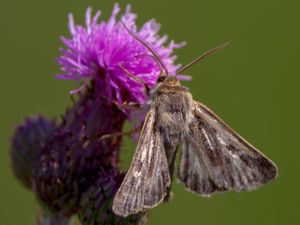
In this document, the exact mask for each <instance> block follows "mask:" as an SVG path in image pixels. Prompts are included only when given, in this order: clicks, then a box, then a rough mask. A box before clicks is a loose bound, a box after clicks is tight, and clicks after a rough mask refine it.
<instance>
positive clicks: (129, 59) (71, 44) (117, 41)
mask: <svg viewBox="0 0 300 225" xmlns="http://www.w3.org/2000/svg"><path fill="white" fill-rule="evenodd" d="M119 11H120V7H119V5H118V4H115V5H114V9H113V12H112V15H111V17H110V19H109V20H108V21H107V22H105V21H101V22H100V23H98V19H99V17H100V14H101V13H100V11H98V12H97V13H96V14H95V16H94V17H92V14H91V8H88V9H87V12H86V27H83V26H81V25H75V23H74V19H73V15H72V14H70V16H69V30H70V33H71V38H70V39H67V38H65V37H62V41H63V43H64V44H65V46H66V47H67V49H61V52H62V56H61V57H60V58H59V60H58V62H59V63H60V65H61V68H62V71H63V73H62V74H60V75H58V76H57V77H58V78H59V79H71V80H75V81H85V80H86V79H87V78H89V79H93V80H95V81H96V82H97V85H99V86H100V87H101V89H100V90H101V92H100V93H99V94H100V95H103V96H105V97H107V98H108V99H109V100H115V101H117V102H118V103H123V102H124V101H132V102H139V103H143V102H144V100H145V97H146V96H145V93H144V86H143V85H142V84H141V82H139V81H136V80H134V79H132V78H131V77H129V76H128V75H126V74H125V73H124V71H123V70H122V69H121V68H120V65H119V64H121V65H122V66H123V67H124V68H126V69H127V70H128V71H129V72H131V73H132V74H133V75H135V76H137V77H139V78H141V79H143V80H144V81H145V83H146V84H147V85H148V86H150V87H153V86H154V85H155V84H156V79H157V77H158V75H159V73H160V68H159V66H158V65H157V63H156V62H155V60H153V58H152V57H151V55H152V54H151V53H150V52H149V51H148V50H147V49H146V47H145V46H143V45H142V44H141V43H139V42H138V41H137V40H135V39H134V38H133V37H132V36H131V35H130V34H129V33H128V31H126V29H125V28H124V26H123V25H122V23H121V22H120V20H119V21H118V20H117V18H116V17H117V15H118V13H119ZM136 17H137V16H136V14H134V13H132V12H131V7H130V5H128V6H127V8H126V12H125V14H124V15H122V16H121V20H122V21H123V22H124V23H125V24H126V25H127V26H128V28H129V29H130V30H133V31H135V32H136V33H137V34H138V35H139V37H141V38H142V39H143V40H144V41H146V42H147V43H148V44H149V45H150V46H151V47H152V48H153V49H154V50H155V51H156V52H157V53H158V55H159V56H160V58H161V60H162V62H163V63H164V64H165V65H166V67H167V69H168V71H169V73H170V74H175V72H176V70H177V69H178V68H179V67H180V65H175V64H174V61H175V59H176V56H174V55H172V54H173V50H174V49H176V48H180V47H181V46H183V45H184V43H181V44H175V43H174V42H173V41H171V42H170V44H169V45H168V46H167V47H164V46H163V44H164V43H165V42H166V41H167V36H166V35H164V36H162V37H159V35H158V32H159V29H160V25H159V24H158V23H156V22H155V20H154V19H152V20H150V21H148V22H146V23H145V24H144V25H143V26H142V28H141V29H140V30H137V28H136V25H135V20H136Z"/></svg>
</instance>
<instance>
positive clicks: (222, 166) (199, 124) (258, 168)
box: [178, 102, 277, 196]
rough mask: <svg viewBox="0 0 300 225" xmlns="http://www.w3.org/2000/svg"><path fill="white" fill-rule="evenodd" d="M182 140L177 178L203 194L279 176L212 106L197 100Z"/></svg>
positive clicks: (248, 186)
mask: <svg viewBox="0 0 300 225" xmlns="http://www.w3.org/2000/svg"><path fill="white" fill-rule="evenodd" d="M193 112H194V119H193V121H192V122H191V124H190V131H189V133H188V135H187V136H186V137H185V141H184V142H183V150H182V155H181V161H180V165H179V170H178V178H179V180H181V181H182V182H183V183H184V184H185V186H186V187H187V188H188V189H189V190H191V191H193V192H196V193H198V194H200V195H204V196H207V195H210V194H211V193H213V192H215V191H226V190H231V191H242V190H247V191H250V190H253V189H256V188H258V187H260V186H261V185H263V184H265V183H267V182H269V181H271V180H273V179H274V178H275V177H276V176H277V168H276V166H275V164H274V163H273V162H272V161H271V160H270V159H268V158H267V157H266V156H264V155H263V154H262V153H261V152H259V151H258V150H257V149H256V148H255V147H253V146H252V145H250V144H249V143H248V142H246V141H245V140H244V139H243V138H241V137H240V136H239V135H238V134H237V133H236V132H234V131H233V130H232V129H231V128H229V127H228V126H227V125H226V124H225V123H224V122H223V121H222V120H221V119H220V118H219V117H217V116H216V115H215V114H214V113H213V112H212V111H211V110H210V109H208V108H207V107H206V106H204V105H203V104H201V103H199V102H195V103H194V110H193Z"/></svg>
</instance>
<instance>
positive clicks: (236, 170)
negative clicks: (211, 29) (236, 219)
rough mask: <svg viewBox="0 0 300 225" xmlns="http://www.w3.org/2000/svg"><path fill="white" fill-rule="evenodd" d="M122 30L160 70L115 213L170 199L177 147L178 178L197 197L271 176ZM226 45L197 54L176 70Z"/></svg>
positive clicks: (267, 166)
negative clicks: (197, 55) (192, 59)
mask: <svg viewBox="0 0 300 225" xmlns="http://www.w3.org/2000/svg"><path fill="white" fill-rule="evenodd" d="M124 26H125V25H124ZM125 28H126V29H127V31H128V32H129V33H130V34H131V35H132V36H133V37H134V38H135V39H137V40H138V41H140V42H141V43H142V44H143V45H145V47H147V48H148V49H149V51H150V52H151V53H152V54H153V57H154V58H155V59H156V61H157V62H158V63H159V65H160V67H161V68H162V71H163V72H162V73H161V74H160V76H159V77H158V79H157V85H156V87H155V88H154V90H152V91H151V92H152V94H151V97H150V99H151V100H150V103H149V111H148V113H147V115H146V117H145V120H144V124H143V127H142V129H141V132H140V136H139V139H138V143H137V147H136V150H135V153H134V157H133V160H132V162H131V165H130V168H129V170H128V172H127V174H126V176H125V178H124V180H123V183H122V184H121V186H120V188H119V190H118V191H117V193H116V195H115V197H114V200H113V206H112V208H113V211H114V213H115V214H117V215H121V216H123V217H126V216H128V215H130V214H136V213H138V212H141V211H143V210H145V209H149V208H153V207H155V206H157V205H158V204H160V203H161V202H162V201H164V200H165V201H166V200H168V199H169V196H170V190H171V183H172V177H173V172H174V169H175V158H176V153H177V151H178V149H179V146H181V153H180V159H179V165H178V170H177V177H178V179H179V181H181V182H182V183H183V184H184V185H185V187H186V189H187V190H189V191H191V192H194V193H196V194H198V195H201V196H205V197H207V196H210V195H211V194H213V193H215V192H224V191H236V192H240V191H251V190H254V189H257V188H259V187H260V186H262V185H263V184H265V183H267V182H269V181H271V180H273V179H274V178H275V177H276V176H277V167H276V165H275V164H274V163H273V162H272V161H271V160H270V159H268V158H267V157H266V156H265V155H263V154H262V153H261V152H260V151H258V150H257V149H256V148H255V147H253V146H252V145H251V144H249V143H248V142H247V141H245V140H244V139H243V138H242V137H240V136H239V135H238V134H237V133H236V132H234V131H233V130H232V129H231V128H230V127H229V126H228V125H226V124H225V123H224V122H223V121H222V120H221V119H220V118H219V117H218V116H217V115H216V114H214V113H213V111H212V110H210V109H209V108H208V107H206V106H205V105H203V104H202V103H200V102H198V101H195V100H193V97H192V95H191V93H190V92H189V90H188V89H187V88H186V87H184V86H181V85H180V82H179V80H178V79H177V77H176V76H170V75H169V74H168V72H167V69H166V67H165V66H164V64H163V62H162V61H161V60H160V59H159V56H158V55H157V53H156V52H155V51H154V49H152V48H151V47H150V46H149V45H148V44H146V43H145V42H144V41H143V40H142V39H141V38H140V37H138V36H137V34H135V33H133V32H132V31H130V30H129V29H128V28H127V27H126V26H125ZM227 44H228V43H225V44H223V45H220V46H218V47H216V48H214V49H212V50H210V51H208V52H206V53H204V54H203V55H201V56H199V57H198V58H196V59H195V60H194V61H193V62H192V63H190V64H188V65H187V66H185V67H183V68H182V69H181V70H180V71H179V73H181V72H183V71H184V70H186V69H187V68H188V67H190V66H191V65H193V64H195V63H196V62H198V61H200V60H201V59H203V58H205V57H206V56H208V55H210V54H211V53H214V52H216V51H218V50H220V49H223V48H224V47H225V46H226V45H227Z"/></svg>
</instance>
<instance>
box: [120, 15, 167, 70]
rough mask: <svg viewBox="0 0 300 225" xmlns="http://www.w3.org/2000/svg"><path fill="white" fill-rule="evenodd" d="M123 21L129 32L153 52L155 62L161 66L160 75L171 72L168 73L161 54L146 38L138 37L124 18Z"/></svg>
mask: <svg viewBox="0 0 300 225" xmlns="http://www.w3.org/2000/svg"><path fill="white" fill-rule="evenodd" d="M121 23H122V24H123V26H124V27H125V29H126V30H127V32H128V33H129V34H130V35H131V36H132V37H133V38H134V39H136V40H137V41H138V42H140V43H141V44H142V45H144V46H145V47H146V48H147V49H148V50H149V51H150V52H151V53H152V54H153V57H154V59H155V62H156V63H157V64H158V66H159V68H160V76H161V75H168V74H169V73H168V70H167V67H166V66H165V65H164V63H163V62H162V61H161V59H160V57H159V55H158V54H157V52H156V51H155V50H154V49H153V48H152V47H151V46H150V45H148V44H147V43H146V42H145V41H144V40H142V39H141V38H140V37H138V36H137V35H136V34H135V33H134V32H132V31H131V30H129V28H128V27H127V26H126V25H125V23H124V22H123V21H122V20H121Z"/></svg>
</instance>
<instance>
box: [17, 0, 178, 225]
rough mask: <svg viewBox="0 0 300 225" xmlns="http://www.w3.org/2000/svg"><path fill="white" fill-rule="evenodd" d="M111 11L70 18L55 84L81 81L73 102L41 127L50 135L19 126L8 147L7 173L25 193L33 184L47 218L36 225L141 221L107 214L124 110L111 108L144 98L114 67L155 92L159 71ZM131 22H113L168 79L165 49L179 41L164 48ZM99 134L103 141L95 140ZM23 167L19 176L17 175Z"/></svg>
mask: <svg viewBox="0 0 300 225" xmlns="http://www.w3.org/2000/svg"><path fill="white" fill-rule="evenodd" d="M119 11H120V8H119V6H118V4H115V6H114V9H113V12H112V16H111V17H110V19H109V20H108V21H106V22H105V21H102V22H100V23H99V22H98V19H99V16H100V12H97V13H96V15H95V16H94V17H92V15H91V8H88V9H87V13H86V27H83V26H81V25H75V23H74V20H73V16H72V15H70V19H69V29H70V32H71V38H69V39H67V38H64V37H62V41H63V43H64V44H65V46H66V48H65V49H61V52H62V56H61V57H60V58H59V60H58V62H59V63H60V65H61V68H62V71H63V73H62V74H60V75H58V78H59V79H71V80H75V81H78V82H83V83H84V86H83V87H84V88H83V90H78V93H79V94H78V98H76V99H77V100H74V104H73V106H72V107H71V108H70V109H68V110H67V111H66V112H65V114H64V115H63V116H62V122H61V123H60V124H58V125H55V124H52V125H51V124H49V127H50V125H51V132H48V130H45V132H44V131H43V130H42V131H41V132H40V133H41V134H43V135H42V136H39V135H41V134H40V133H36V130H37V129H36V128H35V126H25V127H26V129H25V132H24V131H23V130H21V131H20V129H18V130H17V131H16V134H15V137H14V142H13V148H12V161H13V166H14V170H15V172H16V175H17V176H18V177H19V178H20V179H21V180H22V181H23V182H24V183H25V184H26V185H27V186H29V187H31V184H32V183H31V181H32V180H33V181H34V188H33V190H34V191H35V192H36V195H37V198H38V200H40V203H41V205H42V207H43V210H44V212H47V213H46V214H45V215H44V216H42V217H40V219H39V220H38V225H40V224H41V225H50V224H51V225H54V224H55V225H56V224H57V225H65V224H68V219H69V218H70V217H71V216H72V215H73V214H75V213H78V214H79V218H80V219H81V222H82V223H83V224H86V225H88V224H137V223H140V222H144V221H141V220H144V218H145V217H144V214H137V215H133V216H131V217H129V218H126V219H123V218H121V217H118V216H116V215H115V214H113V212H112V210H111V202H112V199H113V195H114V194H115V192H116V191H117V189H118V187H119V186H120V184H121V182H122V180H123V177H124V176H123V175H124V174H122V173H120V172H119V170H118V167H117V163H118V161H119V153H120V148H121V144H122V136H117V135H114V134H116V133H120V132H121V131H122V129H123V125H124V123H125V121H126V120H127V119H129V114H128V113H127V111H126V112H125V111H123V110H122V109H121V108H119V107H118V105H121V104H122V103H124V102H137V103H144V102H145V99H146V94H145V90H144V85H143V84H142V83H141V82H140V81H137V79H133V78H132V77H131V76H129V75H127V74H126V73H125V72H124V70H123V69H122V68H121V67H120V65H122V66H123V67H124V68H125V69H126V70H128V71H129V72H130V73H131V74H133V75H134V76H136V77H138V78H139V79H142V80H143V81H144V82H145V83H146V84H147V85H148V86H149V87H153V86H155V84H156V80H157V77H158V75H159V73H160V66H159V65H158V64H157V62H156V61H155V60H154V59H153V57H152V54H151V53H150V52H149V50H147V48H146V47H145V46H144V45H142V44H141V43H140V42H138V41H137V40H136V39H135V38H133V37H132V36H131V35H130V34H129V33H128V31H127V30H126V29H125V27H124V26H123V25H122V23H121V22H120V21H117V19H116V17H117V14H118V12H119ZM136 17H137V16H136V15H135V14H133V13H132V12H131V11H130V6H127V9H126V12H125V14H124V15H122V16H121V20H122V21H123V22H124V23H125V24H126V25H127V26H128V28H129V29H130V30H132V31H135V32H136V33H137V35H138V36H139V37H140V38H142V39H143V40H144V41H146V42H147V43H148V44H149V45H150V46H151V47H152V48H153V49H154V50H155V51H156V52H157V53H158V55H159V57H160V58H161V60H162V62H163V63H164V65H165V66H166V67H167V69H168V72H169V73H170V74H175V72H176V70H177V69H178V68H179V67H180V65H175V64H174V61H175V59H176V56H174V55H172V54H173V50H174V49H176V48H180V47H181V46H182V45H183V43H182V44H175V43H174V42H173V41H171V43H170V44H169V45H168V46H167V47H164V46H163V44H164V43H165V42H166V40H167V36H166V35H165V36H163V37H159V36H158V31H159V27H160V26H159V25H158V24H157V23H156V22H155V21H154V20H150V21H148V22H147V23H145V24H144V25H143V26H142V28H141V29H140V30H137V29H136V25H135V20H136ZM46 131H47V132H46ZM30 133H33V134H34V136H35V137H37V140H40V139H39V137H43V139H42V140H43V141H42V142H41V141H36V140H35V139H31V136H26V135H29V134H30ZM44 134H45V135H44ZM103 135H105V136H106V137H107V138H106V139H102V138H101V137H103ZM110 135H111V136H110ZM32 140H33V141H32ZM26 141H28V142H26ZM23 143H25V144H26V146H29V147H30V148H28V149H34V151H33V153H34V155H33V156H32V155H30V154H32V152H30V151H29V150H28V149H27V148H21V147H22V145H23ZM41 143H42V144H41ZM20 146H21V147H20ZM18 149H25V150H24V151H23V150H21V151H20V153H21V156H22V157H23V156H24V159H27V158H28V160H27V161H28V168H29V169H28V168H26V166H27V165H26V164H25V163H24V162H25V161H24V160H23V158H22V157H21V159H22V160H23V161H22V160H19V158H17V157H16V156H18V154H20V153H19V152H18V151H17V150H18ZM28 152H29V154H27V153H28ZM26 157H27V158H26ZM27 161H26V162H27ZM15 164H16V165H17V166H16V167H15ZM23 167H24V168H25V169H24V171H25V174H26V176H23V175H22V174H21V175H19V174H20V173H19V172H20V171H21V172H22V170H20V168H23ZM28 171H30V173H29V172H28ZM28 174H29V175H28ZM24 177H25V179H24ZM28 177H29V178H30V179H28Z"/></svg>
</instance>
